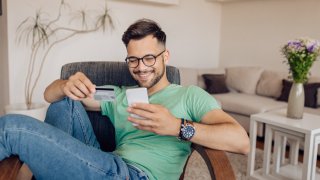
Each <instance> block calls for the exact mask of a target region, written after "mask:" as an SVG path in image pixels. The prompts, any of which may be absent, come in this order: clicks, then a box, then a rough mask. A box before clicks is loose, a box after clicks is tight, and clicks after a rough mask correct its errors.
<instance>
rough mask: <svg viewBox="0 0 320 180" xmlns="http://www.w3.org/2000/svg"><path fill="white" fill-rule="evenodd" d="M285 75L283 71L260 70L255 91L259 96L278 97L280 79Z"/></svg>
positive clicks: (280, 87)
mask: <svg viewBox="0 0 320 180" xmlns="http://www.w3.org/2000/svg"><path fill="white" fill-rule="evenodd" d="M285 77H286V75H285V74H284V73H280V72H275V71H272V70H265V71H263V72H262V74H261V77H260V79H259V82H258V85H257V91H256V93H257V94H258V95H260V96H267V97H273V98H278V97H279V96H280V94H281V90H282V79H284V78H285Z"/></svg>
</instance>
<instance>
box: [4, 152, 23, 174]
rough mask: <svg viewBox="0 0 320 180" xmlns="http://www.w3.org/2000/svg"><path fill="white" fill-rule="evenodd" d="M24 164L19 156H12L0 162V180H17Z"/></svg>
mask: <svg viewBox="0 0 320 180" xmlns="http://www.w3.org/2000/svg"><path fill="white" fill-rule="evenodd" d="M21 166H22V162H21V161H20V160H19V158H18V156H11V157H9V158H6V159H4V160H2V161H0V172H1V173H0V180H8V179H16V177H17V175H18V172H19V170H20V167H21Z"/></svg>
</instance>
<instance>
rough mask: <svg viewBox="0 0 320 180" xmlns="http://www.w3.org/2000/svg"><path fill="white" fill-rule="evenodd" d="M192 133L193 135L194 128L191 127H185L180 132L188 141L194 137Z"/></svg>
mask: <svg viewBox="0 0 320 180" xmlns="http://www.w3.org/2000/svg"><path fill="white" fill-rule="evenodd" d="M194 133H195V130H194V127H193V126H191V125H186V126H185V127H184V130H183V132H182V136H183V137H184V138H185V139H190V138H191V137H192V136H193V135H194Z"/></svg>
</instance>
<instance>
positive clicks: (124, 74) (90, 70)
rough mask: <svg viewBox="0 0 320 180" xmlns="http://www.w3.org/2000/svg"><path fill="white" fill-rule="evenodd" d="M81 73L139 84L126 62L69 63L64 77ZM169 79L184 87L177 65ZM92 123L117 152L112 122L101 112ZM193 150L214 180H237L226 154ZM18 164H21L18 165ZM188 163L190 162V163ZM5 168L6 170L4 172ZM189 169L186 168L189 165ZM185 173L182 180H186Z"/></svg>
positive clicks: (13, 159)
mask: <svg viewBox="0 0 320 180" xmlns="http://www.w3.org/2000/svg"><path fill="white" fill-rule="evenodd" d="M78 71H81V72H83V73H84V74H86V75H87V76H88V78H89V79H90V80H91V81H92V82H93V83H95V84H96V85H98V86H99V85H105V84H109V85H117V86H130V85H135V84H136V82H135V81H134V80H133V78H132V77H131V75H130V73H129V70H128V67H127V65H126V63H125V62H75V63H70V64H66V65H64V66H63V67H62V69H61V78H62V79H68V77H69V76H70V75H72V74H74V73H76V72H78ZM167 77H168V80H169V81H170V82H171V83H175V84H180V75H179V70H178V69H177V68H175V67H173V66H167ZM88 115H89V118H90V121H91V123H92V126H93V129H94V131H95V134H96V137H97V139H98V141H99V143H100V145H101V149H102V150H103V151H113V150H114V149H115V135H114V134H115V133H114V127H113V125H112V123H111V122H110V121H109V118H108V117H106V116H102V115H101V113H100V112H90V111H88ZM192 149H193V151H197V152H198V153H199V154H200V155H201V157H202V158H203V160H204V162H205V163H206V165H207V167H208V171H209V174H210V177H211V179H217V180H224V179H228V180H232V179H235V175H234V173H233V170H232V167H231V165H230V163H229V161H228V158H227V156H226V154H225V152H224V151H218V150H212V149H208V148H204V147H202V146H199V145H196V144H193V145H192ZM17 162H19V160H18V157H11V158H9V159H6V160H4V161H3V162H0V172H1V173H0V180H1V179H8V177H9V176H10V177H12V178H13V177H15V175H16V173H15V171H11V172H12V173H7V174H8V175H9V176H7V177H5V175H3V173H2V172H5V171H3V170H5V168H6V167H8V166H9V165H8V164H10V163H11V165H10V166H15V169H19V167H20V166H19V163H17ZM17 164H18V165H17ZM187 164H188V161H187ZM1 168H3V170H2V169H1ZM185 168H186V166H185ZM183 177H184V173H183V174H182V175H181V177H180V179H183Z"/></svg>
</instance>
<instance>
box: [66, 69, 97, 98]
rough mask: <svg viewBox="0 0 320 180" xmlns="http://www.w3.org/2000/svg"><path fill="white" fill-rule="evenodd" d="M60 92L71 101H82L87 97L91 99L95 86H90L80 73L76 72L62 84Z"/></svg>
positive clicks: (90, 83) (89, 82) (84, 76)
mask: <svg viewBox="0 0 320 180" xmlns="http://www.w3.org/2000/svg"><path fill="white" fill-rule="evenodd" d="M62 91H63V92H64V94H65V95H66V96H68V97H70V98H71V99H73V100H82V99H84V98H88V97H89V98H93V95H94V93H95V92H96V85H94V84H92V82H91V81H90V80H89V79H88V78H87V76H86V75H84V74H83V73H82V72H77V73H76V74H74V75H72V76H70V77H69V79H68V80H67V81H65V83H63V84H62Z"/></svg>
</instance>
